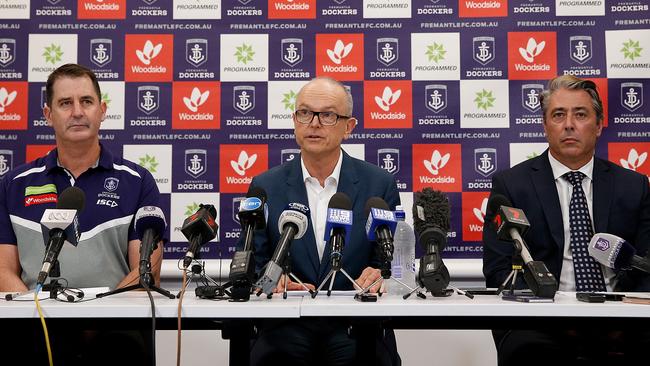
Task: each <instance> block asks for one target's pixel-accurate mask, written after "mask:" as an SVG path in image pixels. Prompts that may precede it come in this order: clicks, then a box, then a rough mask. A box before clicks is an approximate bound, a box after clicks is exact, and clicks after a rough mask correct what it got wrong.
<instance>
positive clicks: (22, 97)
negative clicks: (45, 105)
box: [0, 81, 28, 130]
mask: <svg viewBox="0 0 650 366" xmlns="http://www.w3.org/2000/svg"><path fill="white" fill-rule="evenodd" d="M27 84H28V83H27V82H22V81H0V130H26V129H27Z"/></svg>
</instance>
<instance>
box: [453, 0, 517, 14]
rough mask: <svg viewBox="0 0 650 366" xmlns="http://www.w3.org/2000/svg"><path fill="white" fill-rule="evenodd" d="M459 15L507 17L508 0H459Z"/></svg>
mask: <svg viewBox="0 0 650 366" xmlns="http://www.w3.org/2000/svg"><path fill="white" fill-rule="evenodd" d="M458 16H459V17H461V18H485V17H490V18H492V17H506V16H508V0H458Z"/></svg>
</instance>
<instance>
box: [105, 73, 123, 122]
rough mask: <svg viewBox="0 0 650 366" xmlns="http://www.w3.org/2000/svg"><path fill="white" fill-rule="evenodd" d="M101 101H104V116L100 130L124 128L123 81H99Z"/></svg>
mask: <svg viewBox="0 0 650 366" xmlns="http://www.w3.org/2000/svg"><path fill="white" fill-rule="evenodd" d="M99 87H100V89H101V91H102V95H101V98H102V101H103V102H104V103H106V116H105V118H104V121H103V122H102V124H101V126H100V129H101V130H123V129H124V120H125V117H124V82H123V81H100V82H99Z"/></svg>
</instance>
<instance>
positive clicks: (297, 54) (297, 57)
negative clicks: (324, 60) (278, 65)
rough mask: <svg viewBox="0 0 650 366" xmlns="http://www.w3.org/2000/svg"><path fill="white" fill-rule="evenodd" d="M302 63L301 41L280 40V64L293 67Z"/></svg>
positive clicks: (294, 39) (295, 39) (292, 39)
mask: <svg viewBox="0 0 650 366" xmlns="http://www.w3.org/2000/svg"><path fill="white" fill-rule="evenodd" d="M300 61H302V39H300V38H284V39H283V40H282V62H284V63H285V64H287V65H289V66H291V67H294V66H296V65H297V64H299V63H300Z"/></svg>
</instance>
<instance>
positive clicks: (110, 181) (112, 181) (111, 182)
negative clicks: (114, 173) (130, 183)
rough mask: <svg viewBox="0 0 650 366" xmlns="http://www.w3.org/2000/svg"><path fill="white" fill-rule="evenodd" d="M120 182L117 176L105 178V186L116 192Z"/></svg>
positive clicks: (108, 189)
mask: <svg viewBox="0 0 650 366" xmlns="http://www.w3.org/2000/svg"><path fill="white" fill-rule="evenodd" d="M119 184H120V180H119V179H117V178H114V177H109V178H106V179H104V188H105V189H106V190H107V191H109V192H114V191H115V190H116V189H117V186H118V185H119Z"/></svg>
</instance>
